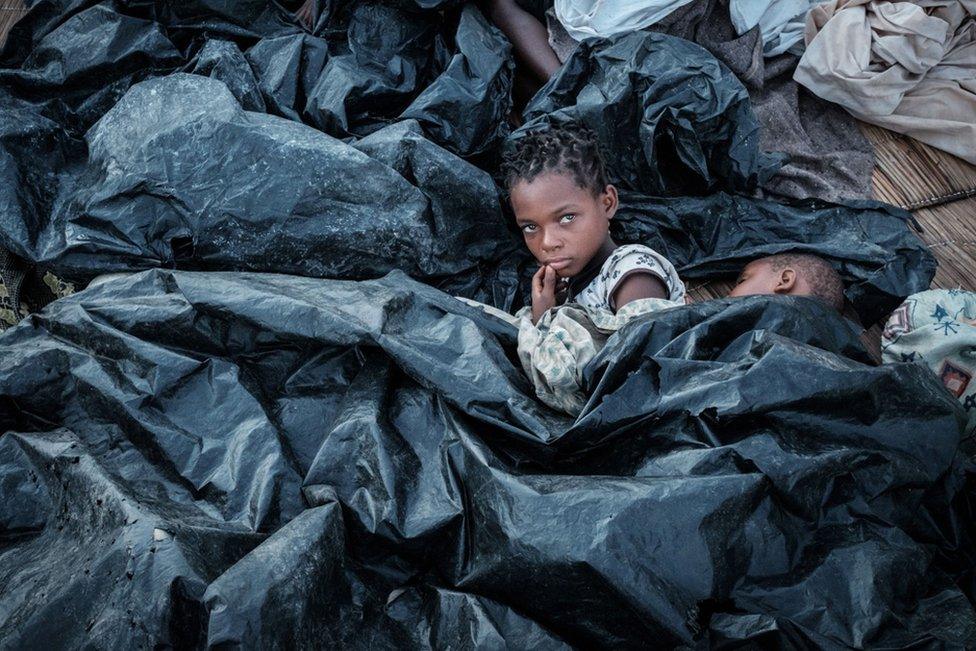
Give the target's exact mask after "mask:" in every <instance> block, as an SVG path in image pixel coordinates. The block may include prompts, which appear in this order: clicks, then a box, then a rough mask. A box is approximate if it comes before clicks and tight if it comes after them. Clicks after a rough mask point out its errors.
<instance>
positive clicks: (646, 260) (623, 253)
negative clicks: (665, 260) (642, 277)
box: [603, 244, 661, 271]
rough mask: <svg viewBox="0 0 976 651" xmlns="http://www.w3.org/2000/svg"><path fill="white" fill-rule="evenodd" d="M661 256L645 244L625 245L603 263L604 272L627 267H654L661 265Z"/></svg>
mask: <svg viewBox="0 0 976 651" xmlns="http://www.w3.org/2000/svg"><path fill="white" fill-rule="evenodd" d="M660 259H661V254H660V253H658V252H657V251H655V250H654V249H652V248H650V247H649V246H644V245H643V244H625V245H624V246H619V247H617V248H616V249H615V250H614V252H613V253H611V254H610V257H609V258H607V260H606V262H604V263H603V271H609V270H611V269H614V268H617V267H620V266H627V267H645V266H646V267H654V266H656V265H657V264H659V262H658V261H659V260H660Z"/></svg>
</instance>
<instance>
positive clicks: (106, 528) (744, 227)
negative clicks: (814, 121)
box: [0, 0, 976, 649]
mask: <svg viewBox="0 0 976 651" xmlns="http://www.w3.org/2000/svg"><path fill="white" fill-rule="evenodd" d="M321 4H322V6H321V7H320V8H321V9H322V11H321V15H320V17H319V20H318V21H317V24H316V25H315V26H314V29H313V30H312V31H311V32H304V31H302V30H300V29H299V28H298V27H297V25H295V23H294V22H293V21H292V20H290V19H289V17H288V15H287V13H286V12H285V11H284V10H283V9H282V8H281V7H279V6H278V5H276V4H274V3H268V2H263V1H258V0H254V1H250V0H249V1H247V2H229V1H225V0H191V1H188V2H179V3H168V2H152V1H150V0H128V1H121V0H119V1H116V2H100V3H96V2H94V1H92V0H75V1H70V0H64V1H61V2H54V1H52V0H40V1H39V2H37V3H35V6H34V8H33V9H32V11H31V13H30V15H29V16H28V18H27V19H26V20H25V21H24V22H22V23H21V24H20V25H19V26H18V27H16V28H15V29H14V30H13V32H12V33H11V38H10V41H9V43H8V45H7V47H6V48H5V50H4V52H3V54H2V56H0V60H2V62H3V65H4V66H6V68H5V69H3V70H0V180H2V183H0V245H2V246H3V247H4V248H6V249H9V250H10V251H12V252H14V253H15V254H16V255H18V256H20V257H21V258H23V259H24V260H26V261H28V262H30V263H34V264H38V265H39V266H40V267H41V268H42V269H50V270H54V271H56V272H57V273H59V274H61V275H62V276H65V277H67V278H69V279H72V280H78V281H79V282H80V283H85V282H88V281H90V280H92V279H93V278H95V277H97V276H99V275H102V274H106V273H113V272H129V271H140V270H143V269H147V268H151V267H164V268H165V267H176V268H180V269H184V270H198V271H173V270H155V271H147V272H144V273H140V274H135V275H128V276H124V277H121V278H113V279H102V280H101V281H98V282H96V283H94V284H93V285H92V286H91V287H89V288H88V289H87V290H85V291H83V292H82V293H80V294H78V295H75V296H73V297H69V298H67V299H62V300H60V301H57V302H56V303H54V304H52V305H51V306H50V307H49V308H48V310H47V311H46V312H44V313H42V314H40V315H35V316H32V317H30V318H29V319H28V320H26V321H24V322H23V323H22V324H21V325H19V326H17V327H16V328H14V329H12V330H10V331H8V332H6V333H4V334H3V335H0V487H2V489H3V492H2V496H3V499H0V639H2V640H3V644H4V645H10V646H11V647H23V646H32V647H51V648H60V647H79V646H92V647H98V648H102V647H104V648H114V647H121V646H124V647H130V646H166V645H172V646H174V647H177V648H187V647H189V648H195V647H205V646H208V645H210V646H217V645H235V644H239V645H241V646H244V647H248V648H250V647H275V646H282V647H293V646H299V647H320V646H341V647H348V648H367V647H368V648H425V647H433V648H447V647H451V648H497V647H504V646H507V647H516V648H545V649H550V648H566V647H592V646H601V647H605V646H610V647H636V646H641V645H646V644H647V643H648V640H651V641H653V643H654V644H658V645H661V646H669V647H673V646H679V645H687V646H692V647H708V646H720V645H725V646H741V645H750V644H753V645H754V644H769V645H776V646H784V645H792V646H794V647H796V646H817V647H845V646H855V647H864V646H885V647H915V648H920V647H932V648H936V647H946V646H949V647H953V646H955V647H968V646H972V645H973V644H974V643H976V616H974V613H973V609H972V606H971V604H970V601H969V599H968V598H967V595H968V596H969V597H971V596H972V585H973V581H972V576H973V571H972V570H973V567H976V562H974V559H973V558H972V552H971V550H972V548H973V544H972V543H973V538H972V531H971V524H970V523H971V522H972V517H971V516H972V514H971V510H972V509H971V507H970V506H969V501H970V498H969V496H970V495H972V494H973V493H972V479H973V476H972V470H971V468H969V467H968V466H967V465H966V464H965V459H964V454H963V453H962V451H961V449H960V436H961V434H960V427H961V423H962V419H961V416H960V413H959V410H960V408H959V406H958V404H957V403H956V401H954V400H953V399H952V397H951V396H949V395H948V394H946V392H945V391H944V389H943V388H942V387H941V385H940V384H939V382H938V380H937V379H936V378H934V377H932V376H931V374H930V373H928V372H927V370H926V369H924V368H922V367H916V366H912V365H893V366H885V367H875V366H871V365H870V364H868V363H867V362H868V358H867V355H866V353H865V352H864V351H863V349H862V348H861V347H860V345H859V343H858V334H859V330H858V328H856V327H855V326H854V325H853V324H850V323H848V322H847V321H844V320H842V319H840V318H839V317H837V315H835V314H832V313H829V312H827V311H826V310H825V308H823V307H822V306H820V305H819V304H817V303H816V302H814V301H810V300H803V299H766V298H751V299H744V300H728V301H712V302H709V303H704V304H700V305H693V306H687V307H683V308H678V309H675V310H672V311H669V312H667V313H666V314H664V315H662V316H660V317H659V318H657V319H655V320H653V321H638V322H636V323H633V324H631V325H630V326H629V327H628V328H627V329H625V330H624V331H622V332H621V333H619V336H617V337H615V338H614V339H613V340H612V342H611V344H610V345H609V346H608V347H607V348H606V349H605V350H604V352H603V354H602V355H601V356H599V357H598V358H597V359H595V360H594V362H593V363H592V364H591V365H590V366H589V367H588V368H587V370H586V381H587V383H588V387H589V389H590V391H591V394H592V399H591V400H590V402H589V403H588V405H587V406H586V408H585V409H584V411H583V413H582V414H581V416H580V418H579V419H578V420H576V421H574V420H571V419H569V418H567V417H566V416H565V415H563V414H559V413H555V412H553V411H551V410H549V409H548V408H546V407H545V406H544V405H542V404H540V403H539V402H537V401H536V400H535V399H534V397H533V391H532V389H531V387H530V386H528V384H527V381H526V379H525V377H524V375H523V374H522V371H521V369H520V367H519V365H518V361H517V356H516V350H515V346H516V333H515V331H514V329H513V327H512V326H511V325H510V324H509V323H507V322H505V321H503V320H499V319H497V318H495V317H492V316H490V315H489V314H487V313H485V312H483V311H481V310H479V309H477V308H474V307H471V306H468V305H466V304H462V303H461V302H459V301H456V300H455V299H454V298H452V297H451V296H450V295H449V294H459V295H464V296H468V297H473V298H477V299H478V300H481V301H483V302H486V303H490V304H492V305H495V306H498V307H502V308H503V309H512V308H514V307H517V306H518V305H519V304H520V302H521V301H523V300H524V294H525V289H526V283H525V280H526V278H527V275H530V274H531V273H532V271H533V270H534V269H533V265H531V263H530V262H531V261H530V260H529V258H528V254H527V253H526V252H525V251H524V247H523V246H522V244H521V243H520V241H519V239H518V234H517V232H516V231H515V229H514V228H512V225H511V223H510V220H508V219H507V218H506V215H505V214H504V200H503V197H502V195H501V190H500V189H499V187H498V186H497V184H496V183H495V181H493V179H492V176H491V174H492V173H494V172H495V169H494V163H495V162H496V160H497V155H498V153H499V148H500V147H501V143H502V141H503V140H504V139H505V138H506V137H507V136H508V126H507V125H508V122H507V119H506V118H507V114H508V112H509V110H510V108H511V98H510V86H511V83H512V71H513V68H512V58H511V50H510V46H509V45H508V43H507V41H506V40H505V39H504V38H503V37H502V36H501V34H500V32H498V30H497V29H495V28H494V27H493V26H491V25H490V24H489V23H488V22H487V21H486V20H485V18H484V17H483V16H482V15H481V13H480V12H479V11H478V10H477V8H476V7H475V6H474V5H473V4H470V3H460V2H451V1H447V2H445V1H442V0H404V1H402V2H382V3H379V2H372V3H359V2H325V3H321ZM96 37H97V38H96ZM645 39H650V40H645ZM615 43H616V45H613V46H612V47H611V48H610V49H613V51H615V52H618V53H622V54H626V56H623V57H622V58H621V60H620V61H618V62H613V61H611V60H610V59H608V58H606V52H607V51H604V50H603V49H601V48H602V47H603V46H597V45H590V46H586V47H590V48H591V49H589V50H586V51H585V53H584V55H583V56H581V57H579V59H578V60H575V59H574V61H576V63H572V64H570V66H569V68H567V70H566V71H564V73H563V74H562V75H561V76H560V77H558V78H557V79H556V80H554V81H553V83H552V84H550V86H549V87H547V90H545V91H544V92H543V93H542V94H541V95H540V96H539V97H537V98H536V101H535V102H534V103H533V105H532V106H530V112H529V117H530V121H531V122H532V124H537V123H539V122H541V121H544V120H560V119H564V118H565V117H567V116H568V115H570V114H572V113H574V112H575V113H578V114H580V115H581V116H582V117H584V119H586V120H590V119H593V116H594V115H602V116H603V118H602V119H608V120H610V121H611V122H612V123H613V124H615V125H616V126H618V127H619V129H618V131H616V132H614V133H606V132H601V133H602V135H603V136H604V137H605V138H610V139H611V140H608V141H607V142H608V143H609V144H611V145H614V146H617V145H623V146H625V147H626V149H624V150H622V151H625V152H630V153H634V154H635V156H634V158H633V159H627V160H624V159H622V158H621V159H614V160H611V164H612V165H611V166H612V168H613V169H614V173H615V174H617V177H618V179H619V180H620V181H621V185H622V186H623V187H624V188H629V189H632V190H638V191H641V192H643V193H645V194H646V193H648V192H657V193H659V194H678V193H685V192H696V193H697V192H706V191H708V192H711V191H713V190H717V189H729V190H736V191H740V190H748V189H751V188H752V187H754V186H755V184H756V182H757V181H758V180H761V179H762V178H763V176H764V175H765V174H767V173H768V172H769V171H770V170H771V169H772V167H773V165H772V162H773V161H772V160H771V159H769V158H768V157H766V156H764V155H763V154H762V153H761V152H759V150H758V147H757V144H756V143H757V142H758V140H757V139H756V138H755V137H754V136H755V120H754V118H753V117H752V115H751V113H750V111H749V108H748V103H747V101H746V99H745V95H744V91H743V89H742V88H741V84H739V85H737V82H736V81H735V79H734V77H733V76H732V75H731V74H730V73H729V72H728V71H727V70H726V69H724V68H723V67H721V66H720V65H719V64H718V63H717V62H716V61H715V60H714V59H713V58H711V57H710V56H709V55H708V54H707V53H705V52H704V51H703V50H701V49H700V48H697V47H696V46H693V45H690V44H686V43H683V42H681V41H679V40H677V39H669V38H667V37H659V36H640V40H639V42H638V41H634V42H633V43H631V42H629V41H627V40H626V39H618V40H617V41H615ZM614 48H616V49H614ZM586 66H589V68H587V70H589V71H590V73H592V77H591V78H590V81H589V82H587V83H590V84H592V85H593V86H592V87H588V88H589V90H587V91H586V92H583V91H582V90H580V91H579V92H577V89H578V87H579V84H582V83H583V82H584V80H583V76H582V75H583V72H582V69H583V67H586ZM587 74H589V73H587ZM615 75H621V79H622V78H623V77H626V78H627V79H628V80H629V82H628V83H625V84H624V85H622V86H621V87H620V91H621V92H620V93H618V94H616V95H613V96H612V97H608V101H605V102H604V101H601V102H596V103H593V102H590V101H589V99H587V98H589V97H590V96H591V92H590V91H592V90H594V89H595V90H599V89H601V88H609V86H607V85H606V84H607V83H608V79H609V78H610V77H614V76H615ZM570 82H572V83H570ZM601 84H602V85H601ZM570 85H571V86H572V89H569V86H570ZM567 89H569V90H567ZM690 89H694V90H695V91H696V92H694V93H690V92H689V90H690ZM574 93H575V94H574ZM584 100H586V101H584ZM655 106H656V107H658V108H660V111H657V112H655V111H656V110H657V109H654V110H652V109H653V107H655ZM642 115H652V116H657V117H656V118H655V119H657V121H656V122H653V121H652V122H653V128H651V127H649V126H648V125H649V124H650V123H649V122H648V121H647V120H644V119H643V118H641V116H642ZM695 120H699V121H700V123H701V124H700V125H699V126H700V128H697V129H696V131H695V133H693V134H692V133H689V131H688V129H687V125H688V124H689V123H690V122H692V121H695ZM323 129H324V130H325V131H326V133H323V132H322V130H323ZM641 129H644V131H641ZM648 129H650V130H648ZM641 133H644V136H640V134H641ZM635 134H637V136H635ZM645 136H646V137H648V138H650V140H647V139H646V138H645ZM635 137H640V138H644V140H642V142H644V144H645V145H647V146H645V148H644V149H640V150H639V148H636V147H634V146H633V143H634V142H635V140H634V138H635ZM651 145H652V146H651ZM907 218H908V216H907V214H906V213H904V212H902V211H897V210H894V209H892V208H890V207H885V206H882V205H879V204H873V203H864V204H856V205H847V206H842V205H834V204H824V203H812V202H806V203H803V202H801V203H795V204H789V205H785V204H777V203H772V202H767V201H761V200H757V199H753V198H747V197H744V196H740V195H736V194H725V193H721V192H719V193H713V194H710V195H709V196H703V197H690V198H689V197H681V196H669V197H664V198H653V197H648V196H644V195H639V194H634V193H629V194H626V195H625V198H624V204H623V208H622V210H621V212H620V214H619V215H618V219H617V220H616V221H615V223H614V233H615V235H616V236H617V237H618V238H619V240H620V241H621V242H631V241H640V242H644V243H646V244H649V245H651V246H654V247H655V248H658V249H659V250H661V251H662V253H665V254H666V255H667V256H668V257H669V258H671V259H673V260H674V261H675V264H676V265H677V266H678V267H679V269H680V270H681V273H682V274H683V275H684V277H686V278H707V277H714V276H724V275H728V274H734V273H735V272H737V271H738V269H739V267H741V265H742V264H744V263H745V262H746V261H748V260H749V259H751V258H753V257H756V256H759V255H768V254H772V253H777V252H781V251H784V250H804V251H809V252H815V253H818V254H820V255H824V256H825V257H827V258H828V259H829V260H830V261H831V262H832V263H833V264H834V265H835V266H836V267H837V268H838V270H839V271H840V272H841V274H842V275H843V277H844V278H845V281H846V282H847V284H848V289H847V295H848V298H849V299H850V300H851V302H852V304H853V305H854V307H855V308H856V309H857V310H858V312H859V313H860V315H861V317H862V319H863V320H864V321H865V322H870V321H872V320H874V319H876V318H877V317H878V316H880V314H881V313H882V312H883V311H885V310H887V309H890V308H891V307H893V306H894V305H895V304H896V303H897V302H898V301H899V300H900V299H901V298H902V297H903V296H905V295H907V294H909V293H911V292H914V291H918V290H919V289H923V288H925V287H927V286H928V283H929V281H930V280H931V278H932V274H933V272H934V259H933V258H932V256H931V254H930V253H929V252H928V251H927V250H926V249H925V247H924V245H923V244H922V243H921V241H920V240H919V239H918V238H917V237H916V236H915V235H914V234H913V233H912V232H911V230H910V228H909V225H908V223H907V221H906V220H907ZM242 272H243V273H242ZM249 272H283V273H289V274H294V275H291V276H283V275H274V274H260V273H249ZM388 272H389V275H386V276H385V277H383V278H381V279H378V280H367V281H365V282H353V280H356V279H376V278H378V277H381V276H384V274H387V273H388ZM404 272H405V273H406V274H410V276H413V278H414V279H411V278H409V277H408V276H407V275H405V273H404ZM317 277H335V278H342V279H345V280H321V279H318V278H317ZM418 280H419V281H423V283H424V284H421V283H420V282H417V281H418ZM432 285H433V286H436V287H439V288H442V289H443V290H444V291H443V292H441V291H439V290H438V289H435V288H434V287H432Z"/></svg>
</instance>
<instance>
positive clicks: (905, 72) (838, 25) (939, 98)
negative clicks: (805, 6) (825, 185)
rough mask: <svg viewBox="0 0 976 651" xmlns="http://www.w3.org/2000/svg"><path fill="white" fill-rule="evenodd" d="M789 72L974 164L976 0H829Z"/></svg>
mask: <svg viewBox="0 0 976 651" xmlns="http://www.w3.org/2000/svg"><path fill="white" fill-rule="evenodd" d="M805 40H806V43H807V48H806V52H804V54H803V57H802V58H801V59H800V63H799V64H798V66H797V69H796V72H795V73H794V79H796V81H798V82H799V83H800V84H803V85H804V86H806V87H807V88H809V89H810V90H811V91H812V92H814V93H816V94H817V95H819V96H820V97H822V98H824V99H826V100H829V101H831V102H836V103H837V104H840V105H841V106H843V107H844V108H846V109H847V110H848V111H850V112H851V114H853V115H854V116H855V117H858V118H860V119H861V120H864V121H865V122H870V123H872V124H876V125H878V126H881V127H885V128H887V129H891V130H892V131H897V132H898V133H902V134H905V135H907V136H911V137H912V138H915V139H917V140H920V141H922V142H925V143H927V144H929V145H932V146H933V147H937V148H939V149H943V150H945V151H947V152H949V153H951V154H955V155H956V156H959V157H960V158H962V159H964V160H967V161H969V162H970V163H976V0H916V1H915V2H884V1H881V0H830V1H829V2H825V3H823V4H820V5H818V6H816V7H814V8H813V9H812V10H811V11H810V13H809V14H808V16H807V23H806V32H805Z"/></svg>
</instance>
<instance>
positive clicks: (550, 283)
mask: <svg viewBox="0 0 976 651" xmlns="http://www.w3.org/2000/svg"><path fill="white" fill-rule="evenodd" d="M545 269H546V275H545V279H544V280H543V283H542V287H543V289H544V290H545V291H547V292H549V293H552V294H555V293H556V270H555V269H553V268H552V267H549V266H546V267H545Z"/></svg>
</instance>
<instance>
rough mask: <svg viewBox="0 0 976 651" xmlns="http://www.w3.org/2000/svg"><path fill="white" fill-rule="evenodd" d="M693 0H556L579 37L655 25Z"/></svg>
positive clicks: (560, 12)
mask: <svg viewBox="0 0 976 651" xmlns="http://www.w3.org/2000/svg"><path fill="white" fill-rule="evenodd" d="M690 2H692V0H556V2H555V6H554V8H555V10H556V18H558V19H559V22H560V23H562V25H563V27H565V28H566V31H567V32H568V33H569V35H570V36H572V37H573V38H575V39H576V40H577V41H582V40H583V39H584V38H590V37H592V36H598V37H601V38H605V37H607V36H613V35H614V34H619V33H621V32H632V31H635V30H638V29H644V28H645V27H647V26H648V25H653V24H654V23H656V22H658V21H659V20H661V19H662V18H664V17H665V16H667V15H668V14H670V13H671V12H672V11H674V10H675V9H678V8H679V7H683V6H685V5H686V4H689V3H690Z"/></svg>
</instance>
